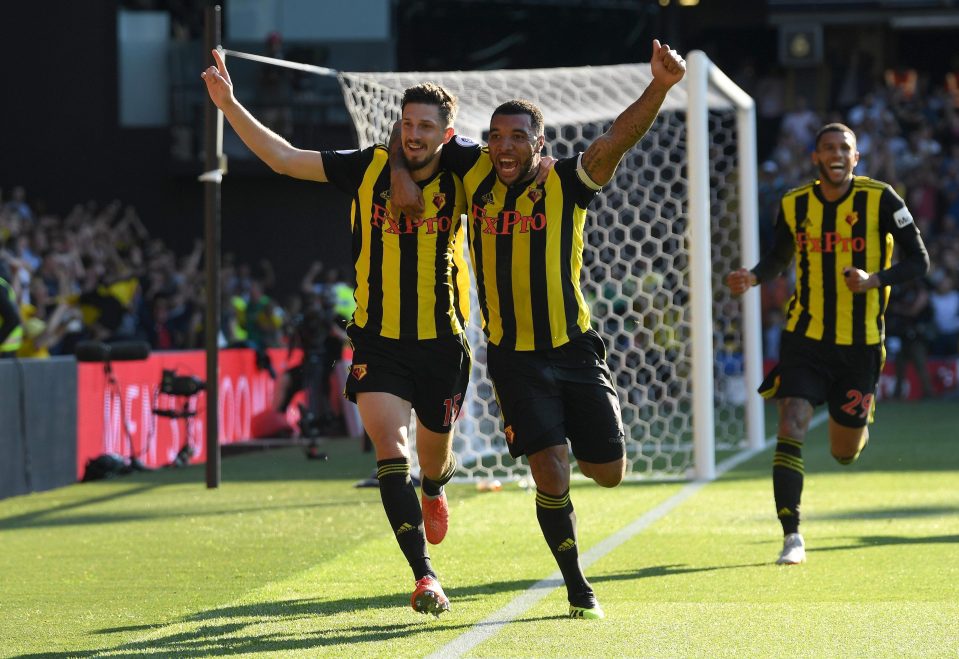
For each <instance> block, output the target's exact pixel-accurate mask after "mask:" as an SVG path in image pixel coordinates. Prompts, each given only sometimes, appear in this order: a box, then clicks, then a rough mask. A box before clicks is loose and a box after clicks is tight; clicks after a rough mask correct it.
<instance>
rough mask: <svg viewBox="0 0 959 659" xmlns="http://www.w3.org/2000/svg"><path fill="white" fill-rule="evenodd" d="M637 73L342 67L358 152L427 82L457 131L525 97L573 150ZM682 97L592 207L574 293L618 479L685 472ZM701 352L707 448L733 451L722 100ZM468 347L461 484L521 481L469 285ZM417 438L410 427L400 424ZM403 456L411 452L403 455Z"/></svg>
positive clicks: (473, 130) (733, 262) (618, 107)
mask: <svg viewBox="0 0 959 659" xmlns="http://www.w3.org/2000/svg"><path fill="white" fill-rule="evenodd" d="M650 79H651V74H650V69H649V66H648V65H640V64H636V65H617V66H604V67H583V68H567V69H538V70H513V71H485V72H424V73H342V74H340V85H341V87H342V89H343V93H344V97H345V99H346V103H347V109H348V111H349V112H350V114H351V116H352V118H353V121H354V124H355V126H356V131H357V135H358V139H359V142H360V145H361V146H368V145H370V144H373V143H377V142H386V141H387V138H388V136H389V131H390V129H391V128H392V126H393V123H394V122H395V121H396V120H397V119H398V118H399V111H400V100H401V98H402V94H403V90H404V89H405V88H407V87H409V86H412V85H416V84H420V83H422V82H426V81H432V82H436V83H438V84H441V85H443V86H444V87H445V88H446V89H448V90H449V91H450V92H452V93H453V94H455V95H456V96H457V97H458V99H459V105H460V110H459V115H458V117H457V120H456V131H457V133H458V134H461V135H466V136H469V137H471V138H473V139H475V140H477V141H482V140H483V139H484V137H485V130H486V127H487V126H488V125H489V117H490V115H491V114H492V111H493V109H495V107H496V106H498V105H499V104H500V103H503V102H504V101H507V100H510V99H513V98H526V99H529V100H531V101H533V102H534V103H536V104H537V105H539V107H540V108H541V109H542V111H543V115H544V117H545V120H546V144H547V153H548V154H549V155H551V156H553V157H556V158H563V157H566V156H572V155H575V154H576V153H577V152H580V151H584V150H585V149H586V148H587V147H588V145H589V144H590V143H591V142H592V140H593V139H595V138H596V137H597V136H598V135H601V134H602V133H603V132H604V131H605V130H607V129H608V128H609V126H610V124H611V123H612V121H613V119H615V118H616V116H618V114H619V113H620V112H622V110H623V109H624V108H626V107H627V106H628V105H629V104H630V103H632V102H633V101H635V100H636V98H637V97H638V96H639V94H640V93H641V92H642V90H643V89H645V87H646V86H647V84H648V83H649V81H650ZM686 100H687V99H686V91H685V88H684V87H683V86H682V84H681V85H677V86H676V87H674V88H673V89H672V90H671V91H670V94H669V96H668V97H667V101H666V103H664V105H663V110H662V111H661V112H660V114H659V116H658V117H657V119H656V121H655V122H654V124H653V126H652V127H651V128H650V130H649V131H648V133H647V134H646V135H645V136H644V137H643V139H642V140H641V141H640V143H639V144H638V145H637V146H636V147H635V148H633V149H632V150H631V151H630V152H629V153H628V154H627V155H626V157H625V158H624V160H623V162H622V163H621V164H620V166H619V168H618V170H617V173H616V176H615V178H614V180H613V181H612V182H611V183H610V184H609V185H607V186H606V187H605V188H604V190H603V192H601V193H600V194H599V195H598V197H597V198H596V199H595V200H594V201H593V202H592V204H591V205H590V208H589V213H588V220H587V225H586V241H585V242H586V250H585V255H584V268H583V279H582V287H583V291H584V293H585V296H586V299H587V300H588V301H589V303H590V306H591V310H592V315H593V324H594V327H595V328H596V329H597V330H598V331H599V333H600V334H601V335H602V336H603V338H604V340H605V342H606V345H607V348H608V355H607V361H608V364H609V367H610V370H611V372H612V373H613V377H614V379H615V382H616V386H617V388H618V392H619V398H620V403H621V405H622V411H623V421H624V424H625V428H626V437H627V453H628V463H629V464H628V472H627V478H633V479H638V478H675V477H680V478H682V477H687V476H688V475H689V474H690V470H691V467H692V391H691V386H692V385H691V380H690V378H691V370H692V368H691V345H690V321H689V263H688V248H687V243H686V240H687V239H686V232H687V221H688V218H687V211H686V209H687V196H688V190H687V187H688V184H687V178H686V162H687V161H686V155H687V147H688V145H687V143H686V127H685V107H686ZM709 107H710V112H709V131H708V132H709V140H710V144H709V145H708V149H709V163H710V189H711V196H710V209H711V210H710V212H711V227H712V228H711V233H712V245H711V253H712V273H713V276H712V289H713V316H714V319H715V320H714V328H713V344H714V348H715V350H714V354H715V356H716V360H715V364H714V373H715V391H714V399H715V401H716V407H715V423H716V446H717V449H720V450H721V449H734V448H737V447H739V446H742V445H744V439H743V438H744V437H745V429H744V408H743V404H744V399H745V391H744V387H743V378H742V372H743V366H742V358H741V354H742V350H741V346H740V345H739V344H738V341H739V340H740V339H739V337H740V332H739V323H740V313H741V312H740V306H739V304H738V303H735V302H733V301H732V299H731V298H730V297H729V295H728V293H727V292H726V289H725V287H724V286H723V285H722V281H721V279H722V277H723V276H724V274H725V273H726V272H728V271H729V270H731V269H733V268H734V267H738V263H739V247H738V245H739V243H738V226H739V221H738V217H737V206H738V198H737V197H738V188H737V180H736V177H737V155H736V122H735V114H734V110H733V108H732V106H731V105H730V104H729V103H728V102H727V101H726V100H725V99H724V98H723V97H722V96H721V95H720V94H719V93H718V92H716V91H715V90H710V92H709ZM472 302H473V304H472V309H473V316H472V318H471V321H470V330H469V340H470V345H471V346H472V349H473V357H474V370H473V373H472V377H471V381H470V385H469V389H468V391H467V399H466V401H465V403H464V404H463V406H462V411H461V416H460V420H459V421H458V423H457V426H456V434H455V437H454V450H455V451H456V453H457V455H458V460H459V471H458V474H457V476H458V478H459V479H460V480H479V479H489V478H500V479H518V478H525V477H527V476H528V467H527V465H526V464H525V463H524V462H523V461H522V460H514V459H513V458H511V457H510V455H509V452H508V450H507V448H506V440H505V437H504V435H503V428H502V422H501V420H500V416H499V408H498V405H497V402H496V397H495V395H494V392H493V386H492V383H491V382H490V380H489V378H488V376H487V372H486V363H485V338H484V337H483V336H482V331H481V330H480V327H481V319H480V318H479V312H478V309H479V307H478V304H477V302H476V299H475V290H474V291H473V300H472ZM412 426H413V428H414V433H413V434H414V435H415V423H413V424H412ZM411 453H412V455H414V456H415V451H411Z"/></svg>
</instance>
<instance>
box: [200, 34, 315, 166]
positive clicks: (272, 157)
mask: <svg viewBox="0 0 959 659" xmlns="http://www.w3.org/2000/svg"><path fill="white" fill-rule="evenodd" d="M213 59H214V60H215V61H216V66H211V67H210V68H208V69H207V70H206V71H204V72H203V73H201V74H200V77H201V78H203V80H204V82H206V90H207V92H209V94H210V99H212V101H213V103H214V104H215V105H216V106H217V107H218V108H220V110H222V111H223V116H224V117H226V120H227V121H229V122H230V125H231V126H233V130H235V131H236V134H237V135H239V136H240V139H241V140H243V143H244V144H246V145H247V147H249V149H250V151H252V152H253V153H255V154H256V156H257V157H258V158H259V159H260V160H262V161H263V162H265V163H266V164H267V165H269V166H270V169H272V170H273V171H274V172H277V173H278V174H286V175H287V176H292V177H293V178H300V179H305V180H307V181H320V182H321V183H322V182H325V181H326V180H327V178H326V171H325V170H324V169H323V156H322V155H321V154H320V152H319V151H308V150H305V149H297V148H296V147H294V146H292V145H291V144H290V143H289V142H287V141H286V140H285V139H283V138H282V137H280V136H279V135H277V134H276V133H274V132H273V131H272V130H270V129H269V128H267V127H266V126H264V125H263V124H261V123H260V122H259V121H257V120H256V117H254V116H253V115H252V114H250V112H249V111H248V110H247V109H246V108H245V107H243V105H241V104H240V102H239V101H237V100H236V97H235V96H234V95H233V82H232V81H231V80H230V73H229V71H227V69H226V63H225V62H224V61H223V56H222V55H221V54H220V51H218V50H214V51H213Z"/></svg>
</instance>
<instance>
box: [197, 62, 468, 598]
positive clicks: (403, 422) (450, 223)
mask: <svg viewBox="0 0 959 659" xmlns="http://www.w3.org/2000/svg"><path fill="white" fill-rule="evenodd" d="M213 59H214V62H215V66H210V67H209V68H207V69H206V71H204V72H203V75H202V77H203V79H204V81H205V82H206V85H207V91H208V92H209V94H210V98H211V99H212V100H213V102H214V103H215V104H216V105H217V107H218V108H220V109H221V110H222V111H223V114H224V116H225V117H226V119H227V120H228V121H229V122H230V124H231V125H232V126H233V128H234V130H236V133H237V135H239V136H240V138H241V139H242V140H243V142H244V143H245V144H246V145H247V146H248V147H249V148H250V149H251V150H252V151H253V152H254V153H255V154H256V155H257V156H258V157H260V158H261V159H262V160H263V161H264V162H266V163H267V164H268V165H269V166H270V167H271V168H272V169H273V170H274V171H276V172H279V173H281V174H286V175H289V176H293V177H295V178H300V179H306V180H310V181H319V182H325V181H329V182H331V183H333V184H334V185H336V186H337V187H339V188H340V189H341V190H343V191H345V192H346V193H347V194H350V195H351V196H352V197H353V205H352V212H351V217H350V222H351V226H352V229H353V265H354V268H355V272H356V293H355V297H356V312H355V313H354V316H353V321H352V323H351V324H350V327H349V329H348V334H349V336H350V340H351V341H352V342H353V364H352V367H351V369H350V375H349V377H348V378H347V384H346V392H345V393H346V395H347V396H348V397H349V398H350V399H351V400H355V401H356V403H357V405H358V406H359V410H360V416H361V418H362V420H363V426H364V428H365V430H366V432H367V433H368V434H369V436H370V439H371V440H372V442H373V446H374V447H375V450H376V465H377V471H376V475H377V480H378V483H379V489H380V495H381V499H382V502H383V507H384V510H385V511H386V517H387V519H388V521H389V523H390V527H391V529H392V532H393V535H394V537H395V538H396V541H397V543H398V544H399V546H400V549H401V551H402V552H403V555H404V557H405V558H406V560H407V562H408V563H409V565H410V568H411V569H412V571H413V580H414V582H415V583H414V591H413V595H412V597H411V599H410V603H411V606H412V607H413V609H415V610H416V611H418V612H420V613H432V614H434V615H439V614H440V613H442V612H444V611H448V610H449V609H450V602H449V598H447V596H446V594H445V593H444V592H443V589H442V587H441V586H440V584H439V581H438V580H437V576H436V572H434V571H433V568H432V565H431V562H430V557H429V552H428V551H427V546H426V543H427V541H429V542H432V543H434V544H435V543H438V542H440V541H441V540H443V537H444V536H445V535H446V529H447V524H448V517H449V507H448V505H447V501H446V494H445V492H444V491H443V485H445V484H446V483H447V482H448V481H449V480H450V478H452V476H453V473H454V472H455V467H456V462H455V458H454V457H453V453H452V429H453V422H454V421H455V420H456V417H457V416H458V414H459V410H460V405H461V404H462V400H463V396H464V395H465V393H466V384H467V381H468V379H469V371H470V362H471V358H470V353H469V347H468V346H467V344H466V341H465V338H464V331H463V326H464V322H465V319H466V318H467V317H468V311H469V309H468V307H467V304H468V302H467V301H468V299H469V298H468V285H467V280H466V276H467V275H466V270H465V267H464V266H465V258H464V256H463V255H462V249H463V242H462V241H463V235H464V232H463V227H462V226H461V215H462V214H463V211H464V195H463V186H462V184H461V183H460V181H459V180H458V179H457V178H456V177H455V176H453V175H452V174H450V173H449V172H448V171H446V170H443V169H440V150H441V149H442V146H443V144H444V143H446V142H448V141H449V140H450V138H451V137H452V136H453V121H454V119H455V117H456V109H457V108H456V99H455V98H454V97H453V96H451V95H450V94H449V93H448V92H447V91H446V90H445V89H443V88H442V87H440V86H439V85H435V84H432V83H424V84H422V85H417V86H415V87H411V88H409V89H407V90H406V91H405V92H404V95H403V99H402V102H401V107H402V120H401V129H400V133H401V142H402V158H403V162H404V166H405V167H406V168H408V170H409V171H410V172H412V178H413V179H414V180H415V181H416V184H417V186H418V188H419V189H420V190H421V191H422V192H424V193H425V194H426V197H427V199H426V208H427V212H426V213H425V214H424V215H421V216H419V217H416V218H414V217H408V216H404V215H402V214H400V213H398V212H396V211H395V210H394V208H393V205H392V204H391V202H390V194H389V189H390V187H389V186H390V174H389V167H388V166H387V164H388V163H387V160H388V158H387V151H386V149H385V148H384V147H383V146H382V145H380V146H373V147H370V148H367V149H363V150H360V151H322V152H320V151H309V150H303V149H297V148H295V147H293V146H292V145H291V144H290V143H289V142H287V141H286V140H285V139H284V138H282V137H281V136H279V135H277V134H276V133H274V132H272V131H271V130H269V129H268V128H266V127H265V126H263V124H261V123H260V122H259V121H257V120H256V119H255V118H254V117H253V116H252V115H251V114H250V113H249V112H248V111H247V110H246V109H245V108H244V107H243V106H242V105H241V104H240V103H239V102H238V101H237V100H236V98H235V97H234V95H233V83H232V82H231V80H230V75H229V73H228V72H227V69H226V65H225V64H224V61H223V58H222V56H221V54H220V53H219V52H218V51H213ZM411 410H415V412H416V418H417V432H416V438H417V453H418V455H419V461H420V467H421V477H422V483H423V498H422V507H421V505H420V501H418V500H417V496H416V490H415V489H414V487H413V484H412V480H411V478H410V463H409V447H408V445H407V436H406V434H407V427H408V426H409V422H410V413H411Z"/></svg>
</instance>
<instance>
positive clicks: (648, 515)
mask: <svg viewBox="0 0 959 659" xmlns="http://www.w3.org/2000/svg"><path fill="white" fill-rule="evenodd" d="M827 418H829V415H828V413H827V412H820V413H819V414H817V415H816V416H814V417H813V418H812V420H811V421H810V422H809V428H810V429H812V428H815V427H816V426H818V425H819V424H821V423H822V422H823V421H825V420H826V419H827ZM775 441H776V436H775V435H772V436H770V437H767V438H766V441H765V443H763V445H762V446H760V447H759V448H755V449H750V450H748V451H744V452H743V453H737V454H736V455H734V456H732V457H730V458H727V459H726V460H724V461H723V462H721V463H719V464H718V465H717V466H716V478H719V477H720V476H722V475H723V474H725V473H726V472H727V471H729V470H731V469H734V468H736V467H738V466H739V465H741V464H742V463H743V462H745V461H746V460H749V459H750V458H752V457H753V456H755V455H758V454H759V453H762V452H763V451H765V450H766V449H767V448H769V447H770V446H771V445H772V444H773V443H774V442H775ZM711 482H712V481H696V482H694V483H689V484H688V485H685V486H684V487H683V488H682V489H681V490H680V491H679V492H677V493H676V494H674V495H673V496H671V497H670V498H668V499H666V500H665V501H663V502H662V503H661V504H659V505H658V506H656V507H655V508H653V509H652V510H649V511H647V512H645V513H643V514H642V515H640V516H639V517H638V518H637V519H635V520H634V521H633V522H631V523H630V524H629V525H627V526H625V527H623V528H621V529H620V530H619V531H617V532H616V533H614V534H613V535H611V536H609V537H607V538H606V539H605V540H602V541H601V542H599V543H598V544H596V545H594V546H593V547H591V548H590V550H589V551H587V552H586V553H584V554H583V555H582V556H581V557H580V562H581V563H582V565H583V569H584V570H585V569H586V568H588V567H589V566H590V565H592V564H593V563H595V562H596V561H598V560H599V559H601V558H603V557H604V556H606V554H609V553H610V552H612V551H613V550H614V549H616V548H617V547H619V546H620V545H622V544H623V543H625V542H626V541H627V540H629V539H631V538H632V537H633V536H635V535H637V534H638V533H639V532H640V531H642V530H643V529H645V528H646V527H648V526H649V525H651V524H652V523H653V522H656V521H658V520H660V519H662V518H663V517H665V516H666V515H667V513H669V512H670V511H671V510H673V508H675V507H676V506H678V505H679V504H681V503H682V502H684V501H686V499H689V498H690V497H691V496H693V495H694V494H696V493H697V492H699V491H700V490H701V489H703V488H704V487H706V486H707V485H709V483H711ZM562 585H563V575H562V574H561V573H560V571H559V570H556V571H555V572H553V573H552V574H551V575H549V576H548V577H546V578H545V579H543V580H541V581H537V582H536V583H534V584H533V585H532V586H530V587H529V588H527V589H526V590H525V591H524V592H523V593H521V594H520V595H518V596H517V597H516V598H515V599H513V601H512V602H510V603H509V604H507V605H506V606H504V607H503V608H502V609H500V610H499V611H496V612H495V613H493V614H492V615H490V616H488V617H486V618H484V619H483V620H480V621H479V622H477V623H476V624H475V625H473V627H472V628H470V630H469V631H467V632H465V633H464V634H462V635H460V636H458V637H457V638H455V639H453V640H452V641H450V642H449V643H447V644H446V645H444V646H443V647H441V648H440V649H439V650H437V651H436V652H434V653H433V654H431V655H429V656H428V659H445V658H449V657H462V656H464V655H465V654H466V653H467V652H469V651H470V650H472V649H473V648H475V647H476V646H477V645H479V644H480V643H482V642H483V641H485V640H486V639H488V638H490V637H491V636H494V635H495V634H497V633H498V632H499V631H500V630H501V629H502V628H503V627H505V626H506V625H507V624H509V623H510V622H512V621H513V620H515V619H516V618H518V617H519V616H521V615H522V614H524V613H526V612H527V611H529V610H530V609H531V608H533V607H534V606H536V604H537V603H538V602H539V601H540V600H542V599H544V598H545V597H546V596H547V595H549V593H550V591H552V590H553V589H555V588H559V587H560V586H562Z"/></svg>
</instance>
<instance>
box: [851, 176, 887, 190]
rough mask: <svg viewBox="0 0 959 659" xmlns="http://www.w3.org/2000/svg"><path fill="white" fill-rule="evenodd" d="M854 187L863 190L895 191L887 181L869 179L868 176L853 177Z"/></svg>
mask: <svg viewBox="0 0 959 659" xmlns="http://www.w3.org/2000/svg"><path fill="white" fill-rule="evenodd" d="M852 184H853V187H856V188H859V189H861V190H879V191H885V190H892V191H893V192H895V190H893V189H892V186H891V185H889V184H888V183H886V182H885V181H880V180H877V179H874V178H869V177H868V176H853V177H852Z"/></svg>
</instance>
